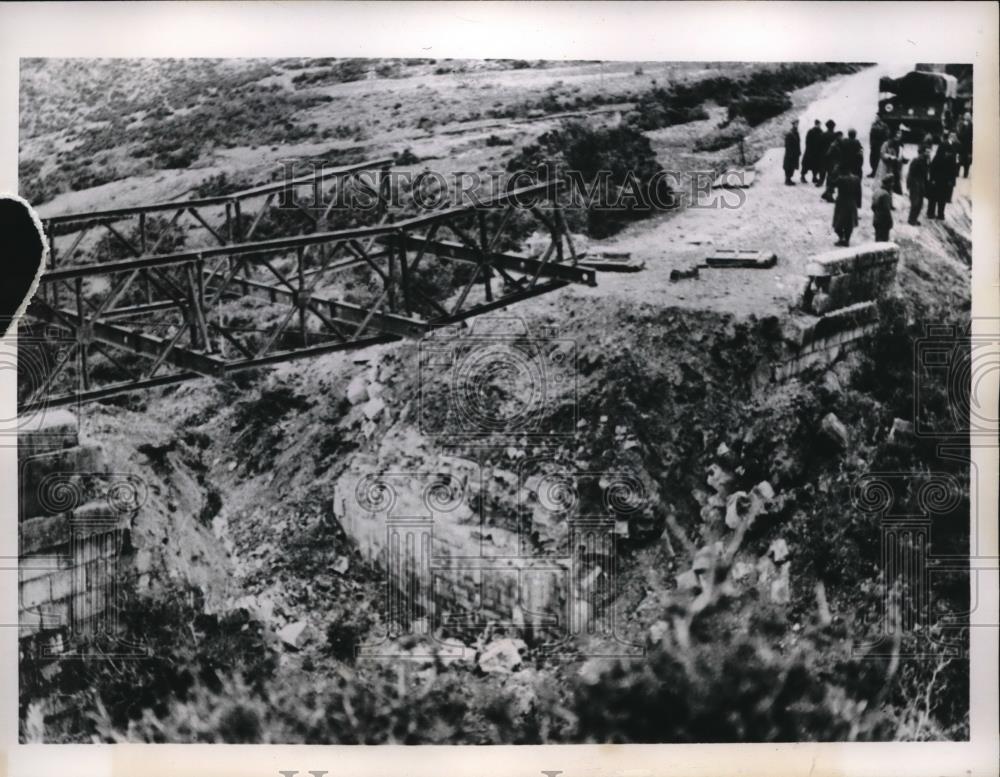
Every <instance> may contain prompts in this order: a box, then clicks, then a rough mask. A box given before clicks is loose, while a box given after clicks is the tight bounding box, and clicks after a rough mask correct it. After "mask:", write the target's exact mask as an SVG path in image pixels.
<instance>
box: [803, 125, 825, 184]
mask: <svg viewBox="0 0 1000 777" xmlns="http://www.w3.org/2000/svg"><path fill="white" fill-rule="evenodd" d="M822 144H823V128H822V127H821V126H820V123H819V119H816V121H815V122H813V126H812V129H810V130H809V131H808V132H807V133H806V150H805V153H803V154H802V183H805V182H806V174H807V173H812V182H813V183H816V181H817V180H818V178H819V173H820V168H821V167H822V164H821V162H820V148H821V146H822Z"/></svg>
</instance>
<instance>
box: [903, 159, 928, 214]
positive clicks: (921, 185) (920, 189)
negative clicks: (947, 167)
mask: <svg viewBox="0 0 1000 777" xmlns="http://www.w3.org/2000/svg"><path fill="white" fill-rule="evenodd" d="M929 154H930V150H929V149H926V148H924V147H923V146H921V147H920V153H919V154H917V158H916V159H914V160H913V161H912V162H910V169H909V170H908V171H907V173H906V193H907V194H909V195H910V217H909V219H907V222H906V223H907V224H910V225H911V226H914V227H919V226H920V219H919V218H918V216H920V209H921V208H922V207H923V206H924V194H925V193H926V192H927V161H928V156H929Z"/></svg>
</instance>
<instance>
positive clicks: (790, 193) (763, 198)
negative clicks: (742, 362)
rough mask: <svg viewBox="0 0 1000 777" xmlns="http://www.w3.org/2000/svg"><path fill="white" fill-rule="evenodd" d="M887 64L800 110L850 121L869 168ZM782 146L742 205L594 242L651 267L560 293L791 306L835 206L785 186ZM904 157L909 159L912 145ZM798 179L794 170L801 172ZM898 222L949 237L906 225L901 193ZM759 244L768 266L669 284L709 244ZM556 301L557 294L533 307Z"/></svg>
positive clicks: (744, 308)
mask: <svg viewBox="0 0 1000 777" xmlns="http://www.w3.org/2000/svg"><path fill="white" fill-rule="evenodd" d="M882 74H883V70H882V69H880V68H878V67H875V68H870V69H868V70H864V71H862V72H860V73H857V74H854V75H850V76H843V77H840V78H837V79H834V80H832V81H830V82H829V83H828V84H826V85H824V88H823V91H822V93H821V96H820V97H819V98H818V99H817V100H815V101H814V102H813V103H811V104H810V105H809V107H808V108H807V109H806V110H804V111H802V112H801V114H800V116H799V123H800V132H802V133H803V134H804V132H805V130H806V129H807V128H808V127H809V126H811V124H812V121H813V119H816V118H819V119H821V120H822V121H826V119H828V118H832V119H833V120H834V121H836V122H837V124H838V126H839V127H843V128H844V129H845V130H846V129H849V128H851V127H854V128H856V129H857V130H858V137H859V139H860V140H861V142H862V145H864V146H865V165H866V166H865V173H866V175H867V172H868V167H867V160H868V148H867V144H868V128H869V127H870V125H871V122H872V120H873V119H874V115H875V107H876V101H877V95H878V79H879V76H880V75H882ZM782 155H783V151H782V149H777V148H776V149H771V150H769V151H768V152H767V153H765V154H764V156H763V157H762V158H761V159H760V160H759V161H758V162H757V164H756V165H755V167H756V170H757V176H756V180H755V181H754V183H753V185H752V186H751V187H750V188H749V189H746V190H744V191H745V193H746V200H745V202H744V203H743V204H742V206H741V207H738V208H732V207H716V208H711V207H709V208H704V207H703V208H687V209H685V210H683V211H682V212H680V213H673V214H665V215H662V216H657V217H654V218H653V219H649V220H646V221H641V222H637V223H636V224H635V225H633V226H632V227H630V228H629V229H627V230H625V231H624V232H622V233H621V234H620V235H618V236H616V237H615V238H613V239H611V240H608V241H605V242H603V243H599V244H598V243H593V244H592V248H594V249H596V248H608V249H613V250H617V251H629V252H631V253H632V256H633V257H634V258H638V259H642V260H644V261H645V263H646V269H645V270H644V271H642V272H638V273H634V274H611V273H601V274H600V276H599V280H598V287H597V288H594V289H587V288H583V287H574V288H572V289H568V290H566V291H564V292H562V294H561V295H559V296H562V297H564V298H566V299H584V300H589V299H592V298H595V297H600V298H609V297H621V298H625V299H628V300H630V301H632V302H637V303H645V302H648V303H653V304H657V305H661V306H662V305H671V306H678V307H682V308H696V309H701V310H712V311H719V312H729V313H735V314H737V315H740V316H750V315H754V316H757V317H761V316H764V315H776V314H778V315H780V314H782V313H784V312H787V310H788V309H789V306H791V305H794V304H795V303H796V302H797V300H798V297H799V295H800V294H801V291H802V287H803V285H804V283H805V276H804V275H803V274H802V273H803V269H804V267H805V265H806V263H807V262H808V261H809V259H810V257H812V256H814V255H815V254H817V253H820V252H823V251H826V250H829V249H831V248H833V244H834V242H835V241H836V239H837V238H836V235H835V234H834V232H833V228H832V226H831V222H832V218H833V205H832V204H830V203H827V202H824V201H823V200H821V199H820V193H821V189H818V188H816V187H815V186H813V185H811V184H801V183H797V185H796V186H795V187H788V186H785V185H784V174H783V171H782V169H781V163H782ZM907 156H908V157H912V156H913V149H912V148H911V149H909V153H908V154H907ZM796 181H798V176H796ZM968 184H969V182H968V180H966V179H960V180H959V181H958V184H957V186H956V188H955V195H954V198H953V204H952V205H951V206H950V207H949V208H948V210H947V212H946V216H947V223H948V224H950V225H952V226H958V225H959V223H961V224H962V226H963V227H964V228H965V229H967V226H966V224H965V221H966V219H967V218H968V211H969V204H968V195H969V185H968ZM871 185H872V179H869V178H865V179H864V181H863V189H864V193H863V197H862V207H861V210H860V213H859V218H860V224H859V226H858V228H857V229H856V230H855V232H854V234H853V236H852V237H851V243H852V244H853V245H857V244H860V243H864V242H868V241H871V240H874V230H873V229H872V225H871V194H872V191H871ZM713 194H714V197H713V199H714V200H715V199H717V200H718V202H719V203H720V204H721V203H733V202H735V195H734V194H732V193H724V194H720V193H718V192H714V193H713ZM895 208H896V212H895V214H894V217H895V221H896V226H895V228H894V230H893V232H892V239H893V240H896V241H900V242H906V243H909V242H910V241H912V242H914V243H922V242H926V241H928V240H931V241H934V242H937V241H944V240H946V239H947V238H946V236H945V235H944V232H945V227H944V226H943V225H942V224H940V223H938V222H932V221H926V220H925V221H924V223H923V225H922V226H920V227H911V226H909V225H907V224H906V214H907V210H908V208H909V200H908V199H907V197H906V196H905V195H904V196H902V197H901V196H898V195H897V196H896V197H895ZM713 247H714V248H755V249H756V248H760V249H764V250H767V251H773V252H774V253H775V254H777V257H778V261H777V265H776V266H775V267H774V268H772V269H768V270H741V269H730V270H708V269H704V268H702V269H701V271H700V277H699V278H698V279H697V280H684V281H679V282H676V283H671V281H670V272H671V270H674V269H688V268H690V267H692V266H694V265H698V264H702V263H703V262H704V260H705V257H706V256H707V255H708V254H709V252H710V250H711V249H712V248H713ZM546 302H549V303H552V302H553V300H552V299H547V300H541V301H539V302H538V303H536V304H539V305H545V304H546Z"/></svg>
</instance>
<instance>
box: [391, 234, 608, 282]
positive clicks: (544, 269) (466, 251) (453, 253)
mask: <svg viewBox="0 0 1000 777" xmlns="http://www.w3.org/2000/svg"><path fill="white" fill-rule="evenodd" d="M393 240H395V241H396V243H397V244H399V243H402V245H403V247H405V248H406V249H407V250H419V249H421V248H423V249H424V250H426V251H427V252H428V253H431V254H433V255H434V256H438V257H442V258H445V259H457V260H458V261H462V262H473V263H478V262H480V261H482V258H483V257H482V253H481V252H480V251H476V250H473V249H472V248H470V247H469V246H467V245H465V244H464V243H458V242H455V241H451V240H428V239H427V238H426V237H422V236H420V235H409V234H405V235H401V236H398V237H394V238H393ZM489 264H492V265H494V266H496V267H502V268H504V269H505V270H511V271H512V272H522V273H525V274H529V275H532V276H536V275H537V276H538V277H541V278H555V279H558V280H561V281H566V282H567V283H582V284H586V285H587V286H596V285H597V272H596V271H595V270H591V269H589V268H587V267H579V266H575V265H572V264H562V263H560V262H551V261H550V262H543V261H541V260H540V259H532V258H531V257H528V256H518V255H517V254H503V253H492V252H491V253H490V255H489Z"/></svg>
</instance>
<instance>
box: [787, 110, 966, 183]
mask: <svg viewBox="0 0 1000 777" xmlns="http://www.w3.org/2000/svg"><path fill="white" fill-rule="evenodd" d="M956 134H957V135H958V150H959V160H958V161H959V164H960V165H961V166H962V177H963V178H968V177H969V167H970V166H971V165H972V114H971V113H966V114H965V115H964V116H962V118H961V120H960V121H959V122H958V127H957V132H956ZM807 145H808V144H807Z"/></svg>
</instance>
